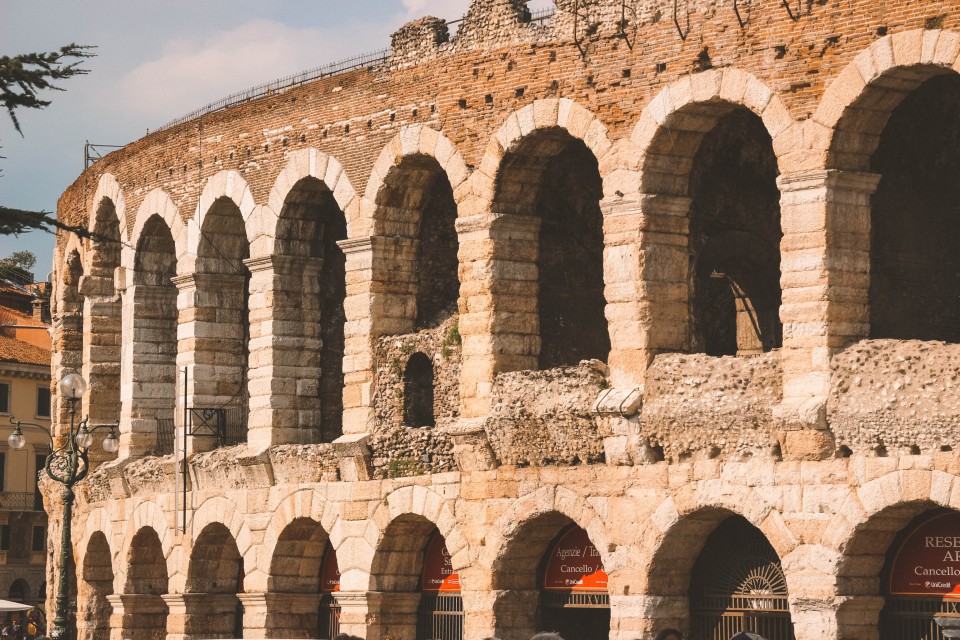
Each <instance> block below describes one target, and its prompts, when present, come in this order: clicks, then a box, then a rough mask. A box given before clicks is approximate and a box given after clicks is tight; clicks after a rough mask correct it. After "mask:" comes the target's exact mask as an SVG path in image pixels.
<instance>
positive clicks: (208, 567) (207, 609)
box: [184, 522, 245, 638]
mask: <svg viewBox="0 0 960 640" xmlns="http://www.w3.org/2000/svg"><path fill="white" fill-rule="evenodd" d="M244 576H245V571H244V566H243V557H242V556H241V555H240V552H239V550H238V549H237V543H236V541H235V540H234V539H233V536H232V535H230V531H229V530H228V529H227V528H226V527H225V526H223V525H222V524H220V523H219V522H214V523H211V524H208V525H207V526H205V527H204V528H203V531H201V532H200V535H199V536H197V538H196V541H195V542H194V544H193V550H192V551H191V553H190V568H189V570H188V571H187V584H186V593H187V594H198V595H199V594H202V597H194V598H191V601H192V603H195V604H194V605H192V606H191V607H190V611H189V612H188V614H187V616H186V620H184V633H185V634H186V635H188V636H192V637H197V638H204V637H206V638H242V637H243V606H242V604H241V602H240V599H239V598H238V597H237V594H238V593H242V592H243V578H244Z"/></svg>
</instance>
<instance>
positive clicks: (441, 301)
mask: <svg viewBox="0 0 960 640" xmlns="http://www.w3.org/2000/svg"><path fill="white" fill-rule="evenodd" d="M377 209H378V210H377V218H378V226H379V228H380V233H383V234H384V235H388V236H391V235H395V236H399V237H403V238H409V239H416V240H417V241H418V243H417V259H416V273H415V274H414V277H413V282H412V284H413V285H414V289H415V298H416V307H417V312H416V317H415V318H414V328H415V329H424V328H429V327H434V326H437V325H439V324H441V323H442V322H443V321H444V320H446V319H447V318H449V317H450V316H451V315H452V314H453V313H455V312H456V310H457V297H458V295H459V293H460V280H459V275H458V273H457V267H458V263H457V249H458V239H457V229H456V221H457V205H456V202H455V201H454V199H453V188H452V187H451V186H450V180H449V179H448V178H447V174H446V172H445V171H444V170H443V168H442V167H441V166H440V164H439V163H438V162H437V160H436V159H435V158H432V157H430V156H426V155H422V154H416V155H410V156H406V157H404V158H403V159H402V160H401V161H400V163H399V164H398V165H397V166H395V167H394V168H393V169H391V170H390V172H389V173H388V174H387V176H386V178H384V184H383V188H381V189H380V191H379V193H377Z"/></svg>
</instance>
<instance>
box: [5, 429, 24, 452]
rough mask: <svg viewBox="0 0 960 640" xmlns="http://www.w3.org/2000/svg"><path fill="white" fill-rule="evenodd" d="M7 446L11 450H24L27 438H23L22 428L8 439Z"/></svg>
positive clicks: (15, 430)
mask: <svg viewBox="0 0 960 640" xmlns="http://www.w3.org/2000/svg"><path fill="white" fill-rule="evenodd" d="M7 444H8V445H9V446H10V448H11V449H23V445H24V444H26V438H24V437H23V432H22V431H20V427H17V428H16V429H14V430H13V433H11V434H10V436H9V437H8V438H7Z"/></svg>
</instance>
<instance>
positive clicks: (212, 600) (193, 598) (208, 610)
mask: <svg viewBox="0 0 960 640" xmlns="http://www.w3.org/2000/svg"><path fill="white" fill-rule="evenodd" d="M161 597H162V598H163V601H164V603H166V605H167V608H168V611H169V614H168V615H167V640H201V639H204V638H240V637H243V636H242V635H238V634H237V631H240V629H239V628H238V627H239V626H240V625H239V624H238V622H237V618H238V616H242V615H243V612H242V610H241V606H240V600H239V599H238V598H237V595H236V594H234V593H169V594H166V595H164V596H161Z"/></svg>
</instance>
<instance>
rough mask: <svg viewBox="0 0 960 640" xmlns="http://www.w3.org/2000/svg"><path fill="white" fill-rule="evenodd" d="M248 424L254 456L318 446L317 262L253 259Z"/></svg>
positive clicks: (249, 262) (319, 264)
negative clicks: (300, 445)
mask: <svg viewBox="0 0 960 640" xmlns="http://www.w3.org/2000/svg"><path fill="white" fill-rule="evenodd" d="M244 264H246V265H247V268H248V269H249V270H250V303H249V306H250V369H249V374H248V376H249V394H250V401H249V402H250V418H249V423H248V431H247V441H248V443H249V445H250V447H251V448H252V449H254V450H257V451H259V450H263V449H266V448H267V447H269V446H271V445H275V444H296V443H310V442H316V439H317V437H318V434H319V431H320V387H319V384H320V350H321V347H322V340H321V337H320V270H321V268H322V266H323V261H322V259H320V258H291V257H287V256H269V257H266V258H252V259H249V260H245V261H244Z"/></svg>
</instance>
